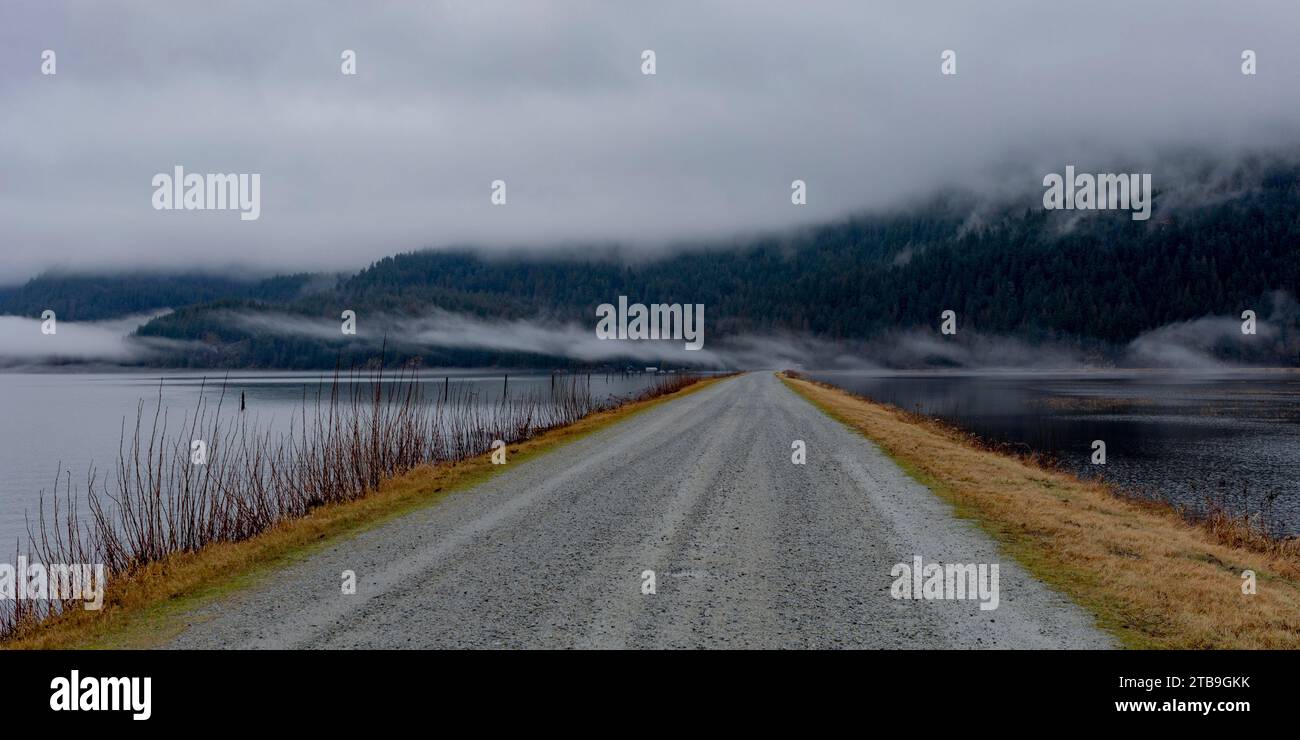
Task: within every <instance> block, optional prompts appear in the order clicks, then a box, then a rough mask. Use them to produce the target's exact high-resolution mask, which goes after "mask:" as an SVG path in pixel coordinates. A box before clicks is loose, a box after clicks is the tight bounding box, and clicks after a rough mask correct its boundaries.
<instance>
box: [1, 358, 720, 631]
mask: <svg viewBox="0 0 1300 740" xmlns="http://www.w3.org/2000/svg"><path fill="white" fill-rule="evenodd" d="M728 377H731V376H712V377H704V378H701V379H699V380H697V381H696V382H694V383H692V384H691V385H689V386H687V387H685V388H682V389H679V390H676V391H673V392H670V393H666V394H664V395H660V396H656V397H654V398H650V399H645V400H640V401H633V402H630V403H626V404H624V405H621V406H618V407H616V408H613V409H609V410H605V411H599V412H596V413H594V414H590V415H588V416H586V417H583V418H582V419H580V420H578V421H577V422H574V423H573V424H570V425H567V426H563V427H557V428H554V429H550V430H548V431H545V432H542V433H540V434H538V435H536V436H534V437H532V438H530V439H528V440H525V441H523V442H519V443H516V444H514V445H511V446H510V447H509V458H508V459H509V463H508V465H510V464H516V463H519V462H523V461H526V460H528V459H530V458H532V457H535V456H538V455H541V454H545V453H546V452H549V451H550V450H552V449H555V448H558V447H560V446H563V445H566V444H569V443H571V442H574V441H576V440H578V439H581V438H583V437H585V436H587V435H589V434H592V433H594V432H597V431H600V430H601V429H604V428H605V427H607V426H610V425H612V424H616V423H619V422H622V421H625V420H627V419H629V418H631V417H633V416H635V415H636V414H638V413H639V412H641V411H644V410H646V409H649V408H651V407H654V406H657V405H659V404H662V403H665V402H668V401H671V400H673V399H677V398H682V397H684V396H687V395H690V394H692V393H695V392H697V391H699V390H702V389H704V388H707V387H709V386H711V385H713V384H714V383H717V382H721V381H723V380H725V379H727V378H728ZM491 457H492V453H490V452H489V453H484V454H482V455H479V456H477V457H474V458H469V459H466V460H462V461H459V462H454V463H450V464H443V465H437V466H424V467H421V468H417V469H415V470H412V471H410V472H408V473H406V474H405V475H401V476H398V477H396V478H390V479H387V480H385V481H384V482H383V483H382V484H381V485H380V487H379V488H378V490H375V491H372V492H370V493H369V494H368V495H366V496H363V497H361V498H358V499H356V500H352V501H348V502H345V503H330V504H325V505H323V506H320V507H318V508H316V509H314V510H312V511H311V512H309V513H308V514H307V515H305V516H303V517H299V518H296V519H292V520H288V521H285V522H282V523H281V524H279V525H276V526H275V527H273V528H272V529H270V530H268V531H266V532H264V533H262V534H260V535H257V536H255V537H252V538H249V539H246V540H242V541H239V542H221V543H216V544H213V545H209V546H208V547H205V548H203V549H202V550H200V551H198V552H193V553H179V554H174V555H171V556H169V557H167V558H166V559H164V560H163V561H161V562H156V563H151V564H149V565H148V566H146V567H144V568H142V569H140V570H139V571H137V572H135V573H132V574H130V575H129V576H127V577H125V578H119V579H117V580H113V581H110V583H109V586H108V588H107V590H106V592H105V599H104V608H103V610H101V611H97V612H95V611H84V610H81V609H74V610H72V611H70V612H65V613H62V614H59V615H57V616H55V617H53V618H51V619H49V620H47V621H45V622H43V623H41V624H38V625H34V626H29V627H27V628H25V629H24V630H23V631H22V632H20V633H19V634H18V635H15V636H14V637H12V638H10V639H8V640H5V641H2V642H0V649H73V648H127V649H140V648H147V647H151V646H153V645H156V644H158V643H160V642H163V641H165V640H166V639H167V638H168V637H170V636H172V635H174V634H176V633H178V632H179V631H180V630H182V629H183V628H184V626H185V625H184V624H183V623H181V618H182V617H183V616H184V614H185V613H186V612H187V611H189V610H190V609H192V608H193V607H195V606H197V605H200V604H203V603H206V602H208V601H211V600H214V599H216V598H219V597H220V596H222V595H223V594H225V593H228V592H230V591H233V590H237V589H240V588H244V587H247V586H249V585H252V584H254V583H256V582H258V580H259V579H260V578H261V577H263V576H265V575H266V574H268V573H270V572H272V571H274V569H275V568H276V567H277V566H278V565H282V564H285V563H289V562H293V561H295V560H297V559H299V558H302V557H305V556H306V555H308V554H310V553H311V552H313V551H315V550H317V549H319V548H321V547H324V546H327V545H329V544H330V543H331V542H334V541H337V540H338V539H339V538H343V537H347V536H348V535H351V534H354V533H357V532H360V531H363V530H365V529H367V528H370V527H373V526H376V525H378V524H380V523H382V522H384V521H387V520H389V519H392V518H394V517H399V516H401V515H403V514H406V513H409V512H411V511H414V510H416V509H419V508H423V507H426V506H432V505H435V504H437V503H438V501H439V500H441V499H442V498H444V497H445V496H447V495H448V494H450V493H452V492H455V491H460V490H464V489H466V488H469V487H472V486H474V485H475V484H477V483H479V482H481V481H483V480H486V479H488V478H490V477H491V476H493V475H494V474H496V473H498V472H500V471H501V470H502V468H503V467H505V466H496V465H493V464H492V462H491Z"/></svg>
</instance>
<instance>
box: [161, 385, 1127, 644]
mask: <svg viewBox="0 0 1300 740" xmlns="http://www.w3.org/2000/svg"><path fill="white" fill-rule="evenodd" d="M796 439H802V440H804V441H805V442H806V443H807V450H808V452H807V455H808V457H807V464H806V465H795V464H792V462H791V442H792V441H793V440H796ZM914 555H920V556H922V557H923V558H924V559H925V562H927V563H928V562H941V563H950V562H951V563H999V565H1000V589H999V590H1000V605H999V607H998V608H997V609H996V610H991V611H981V610H980V609H979V608H978V602H977V601H974V600H952V601H938V600H936V601H925V600H896V599H893V598H891V596H890V585H891V583H893V581H894V577H893V576H891V575H890V569H891V568H893V567H894V565H895V564H896V563H909V564H910V563H911V562H912V557H913V556H914ZM344 570H352V571H355V573H356V574H357V593H356V594H353V595H344V594H343V593H342V592H341V591H342V590H341V588H340V585H341V575H340V574H341V573H342V571H344ZM645 570H653V571H655V575H656V590H657V593H655V594H650V595H646V594H643V593H642V573H643V571H645ZM189 617H190V618H189V620H188V621H189V627H188V628H187V629H186V631H185V632H183V633H182V634H181V635H180V636H179V637H178V638H176V639H175V640H174V641H173V642H172V643H170V646H171V647H186V648H190V647H205V648H283V647H289V648H442V647H453V648H534V647H535V648H622V647H626V648H683V647H712V648H717V647H735V648H825V647H866V648H995V647H996V648H1094V647H1109V646H1112V644H1113V643H1112V640H1111V639H1110V638H1109V637H1108V636H1106V635H1105V634H1104V633H1102V632H1100V631H1098V630H1097V629H1096V628H1095V627H1093V624H1092V620H1091V618H1090V617H1089V616H1088V615H1087V614H1086V613H1085V612H1084V611H1083V610H1082V609H1080V608H1079V607H1077V606H1075V605H1074V604H1072V603H1071V602H1069V601H1068V600H1067V599H1065V598H1064V597H1062V596H1061V595H1059V594H1057V593H1056V592H1054V591H1052V590H1051V589H1049V588H1047V587H1046V586H1044V585H1043V584H1041V583H1039V582H1038V581H1036V580H1034V579H1032V578H1031V577H1029V576H1028V575H1027V574H1026V573H1025V572H1024V571H1023V570H1022V569H1021V568H1019V567H1018V566H1016V565H1015V564H1014V563H1013V562H1011V561H1010V560H1008V559H1004V558H1002V557H1001V556H1000V555H999V553H998V550H997V547H996V546H995V545H994V543H993V542H992V541H991V540H990V539H989V538H988V537H987V536H986V535H984V534H983V533H982V532H980V531H979V530H978V529H976V528H975V527H974V526H973V525H972V524H970V523H969V522H965V521H962V520H959V519H957V518H955V517H954V516H953V514H952V511H951V509H950V507H948V506H947V505H946V504H945V503H943V502H942V501H941V500H939V499H938V498H937V497H936V496H935V495H934V494H933V493H931V492H930V491H929V490H928V489H926V488H925V487H923V486H921V485H920V484H918V483H916V482H915V481H913V480H912V479H910V478H909V477H908V476H907V475H906V474H904V473H903V472H902V471H901V470H900V469H899V468H898V467H897V466H896V465H894V463H892V462H891V461H890V460H889V459H888V458H887V457H885V456H884V454H882V453H881V452H880V451H879V450H878V449H877V448H876V447H875V446H874V445H872V444H871V443H870V442H868V441H867V440H865V439H864V438H862V437H861V436H860V435H858V434H856V433H854V432H851V431H850V430H848V429H847V428H845V427H844V426H842V425H840V424H839V423H837V422H835V421H833V420H832V419H830V418H828V417H827V416H825V415H824V414H822V413H821V412H820V411H818V410H817V409H815V408H814V407H813V406H811V405H809V404H808V403H807V402H805V401H804V400H803V399H801V398H799V397H798V396H796V395H795V394H794V393H793V392H792V391H790V390H789V389H788V388H786V387H785V386H784V384H782V383H781V382H780V381H779V380H778V379H777V378H776V377H774V376H773V375H772V374H771V373H766V372H763V373H757V372H756V373H749V374H746V375H743V376H740V377H737V378H732V379H729V380H724V381H722V382H720V383H717V384H715V385H714V386H712V387H710V388H706V389H703V390H701V391H699V392H697V393H694V394H692V395H689V396H686V397H684V398H682V399H679V400H675V401H671V402H668V403H665V404H662V405H660V406H657V407H654V408H652V409H650V410H648V411H646V412H643V413H641V414H639V415H637V416H635V417H633V418H631V419H628V420H626V421H624V422H621V423H618V424H615V425H613V426H611V427H608V428H606V429H604V430H602V431H601V432H599V433H596V434H594V435H591V436H589V437H586V438H584V439H582V440H580V441H578V442H576V443H573V444H570V445H567V446H564V447H561V448H558V449H556V450H553V451H551V452H549V453H547V454H544V455H541V456H539V457H535V458H533V459H531V460H529V461H528V462H522V463H519V464H515V463H508V464H507V469H506V470H505V471H504V472H502V473H501V474H499V475H497V476H495V477H494V478H492V479H491V480H489V481H487V482H485V483H483V484H481V485H478V486H476V487H474V488H473V489H470V490H465V491H462V492H458V493H454V494H452V495H450V496H449V497H447V498H445V499H444V500H442V501H441V502H439V503H437V504H434V505H431V506H429V507H427V508H424V509H421V510H419V511H417V512H414V513H412V514H408V515H406V516H404V517H401V518H399V519H396V520H393V521H390V522H387V523H385V524H383V525H380V526H378V527H375V528H373V529H371V530H369V531H366V532H364V533H361V534H359V535H356V536H353V537H350V538H347V539H343V540H340V541H338V542H336V543H334V544H333V545H332V546H330V547H328V548H326V549H323V550H321V551H319V552H316V553H313V554H312V555H311V556H310V557H308V558H307V559H305V560H303V561H301V562H298V563H295V564H293V565H290V566H288V567H286V568H283V569H281V570H278V571H276V572H274V573H272V574H271V575H269V576H267V577H266V578H265V579H263V580H262V581H260V582H259V583H258V584H257V585H255V586H253V587H251V588H249V589H248V590H245V591H242V592H238V593H235V594H232V595H229V596H227V597H224V598H223V599H221V600H220V601H217V602H214V603H211V604H208V605H206V606H203V607H201V608H199V609H197V610H196V611H194V612H193V613H192V614H190V615H189Z"/></svg>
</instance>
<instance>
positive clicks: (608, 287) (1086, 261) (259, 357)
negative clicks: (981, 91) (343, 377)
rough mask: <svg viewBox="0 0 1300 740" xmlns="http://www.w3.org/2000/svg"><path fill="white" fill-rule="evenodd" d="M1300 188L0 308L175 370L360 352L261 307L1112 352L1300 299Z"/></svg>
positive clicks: (466, 354) (121, 292)
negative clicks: (623, 304) (48, 313)
mask: <svg viewBox="0 0 1300 740" xmlns="http://www.w3.org/2000/svg"><path fill="white" fill-rule="evenodd" d="M1298 183H1300V170H1298V169H1297V168H1295V167H1282V166H1278V167H1274V168H1272V169H1271V170H1268V171H1267V172H1265V173H1264V175H1263V176H1262V177H1260V178H1258V181H1257V182H1252V183H1251V184H1250V185H1249V186H1243V187H1242V188H1241V189H1240V190H1239V191H1237V192H1234V193H1232V194H1231V196H1230V197H1220V198H1218V199H1216V200H1214V201H1209V202H1202V203H1193V204H1188V203H1186V202H1183V203H1182V204H1181V205H1179V206H1178V207H1169V208H1162V203H1161V196H1159V195H1158V196H1157V199H1156V208H1155V215H1154V217H1153V218H1152V219H1151V220H1150V221H1145V222H1142V221H1133V220H1131V219H1130V218H1129V215H1128V213H1127V212H1100V213H1090V214H1087V215H1082V216H1079V215H1078V214H1074V213H1066V214H1063V213H1061V212H1055V213H1050V214H1049V213H1047V212H1045V211H1043V210H1042V209H1041V208H1037V207H1033V206H1032V205H1026V204H1024V203H1020V204H1018V205H1016V206H1014V207H1010V206H1008V207H1002V208H1000V209H989V208H988V207H987V206H985V207H983V208H979V209H976V206H975V203H976V199H975V198H973V197H970V196H966V197H959V196H954V197H948V198H945V199H942V200H936V201H933V202H930V203H927V204H924V205H918V206H917V207H915V208H913V209H910V210H908V211H905V212H900V213H893V214H889V215H876V216H870V217H862V218H857V219H851V220H846V221H844V222H841V223H836V224H830V225H825V226H822V227H820V228H816V229H810V230H806V231H802V232H798V233H793V234H781V235H773V236H770V237H766V238H760V239H754V240H751V241H748V242H746V243H740V244H731V243H729V244H727V245H708V244H701V245H695V246H694V247H693V248H690V249H685V250H679V251H677V252H675V253H674V254H673V255H672V256H668V257H664V258H661V259H657V260H652V261H641V262H626V261H619V260H617V259H611V258H608V257H601V258H583V257H581V256H574V254H573V253H569V254H567V255H565V256H556V255H555V254H546V253H543V254H541V255H539V254H538V253H532V254H531V255H515V256H497V257H494V258H486V257H481V256H477V253H474V252H471V251H469V250H462V251H428V252H417V253H411V254H403V255H398V256H394V257H388V258H385V259H382V260H380V261H378V262H376V263H374V264H373V265H371V266H369V267H368V268H366V269H364V270H362V271H360V272H359V273H357V274H355V275H353V276H351V277H348V278H346V279H342V280H340V281H338V283H337V285H335V287H332V288H329V289H324V290H316V291H308V292H304V291H303V290H302V287H303V285H304V284H305V283H306V281H307V280H308V277H307V276H301V275H299V276H287V277H283V278H278V279H274V280H267V281H261V282H256V283H235V282H233V281H227V282H224V283H223V282H222V281H221V280H220V279H212V278H203V279H199V278H168V279H166V280H162V281H159V280H157V279H152V278H144V277H125V278H114V279H96V280H93V281H86V280H82V281H80V282H78V281H74V280H72V279H58V278H43V279H41V280H38V281H33V282H32V283H29V284H28V285H27V286H25V287H24V288H22V289H20V290H18V291H12V292H10V293H7V294H5V295H3V296H0V301H2V303H0V306H3V307H4V310H5V312H9V313H27V314H34V313H38V312H39V309H40V308H43V307H54V308H55V309H56V310H58V309H59V308H60V307H62V308H63V312H61V316H66V317H68V318H71V319H74V320H76V319H82V318H96V317H101V316H105V315H110V314H112V313H114V312H116V313H119V314H120V313H123V312H129V311H132V310H142V309H145V308H155V307H159V306H169V307H174V308H178V309H179V310H177V311H176V312H175V313H173V314H171V315H169V316H165V317H162V318H159V319H156V320H154V321H153V322H151V323H150V324H148V325H147V326H145V327H143V328H142V329H141V330H140V334H141V335H143V336H151V337H166V338H170V339H178V340H198V341H200V342H202V343H203V344H204V345H206V346H207V347H208V348H209V349H210V351H209V352H206V353H194V352H188V353H185V355H184V356H176V357H171V358H169V359H168V360H166V361H167V362H169V363H173V364H217V365H225V366H251V367H317V366H332V365H333V364H334V363H335V362H336V361H338V360H339V358H340V353H342V357H343V359H344V361H345V362H346V361H349V360H355V359H360V356H359V355H358V357H351V354H356V352H353V351H352V350H349V349H347V344H346V343H345V342H343V341H342V340H341V339H338V340H336V339H332V338H328V337H326V338H318V337H316V336H314V335H310V334H293V335H290V336H281V335H270V334H263V333H259V332H258V331H256V330H254V329H252V328H250V327H249V326H247V325H244V324H241V323H238V322H231V321H230V320H229V316H230V315H231V313H232V312H244V313H257V312H265V311H267V310H272V309H273V310H274V311H276V312H279V313H285V314H289V315H291V316H298V317H301V318H303V319H309V320H313V321H322V322H335V323H336V322H337V321H338V318H339V314H340V311H342V310H343V309H352V310H355V311H357V312H358V313H359V314H360V315H362V316H364V317H366V319H367V320H368V321H371V322H374V321H376V320H379V321H382V320H384V319H386V318H391V317H397V316H421V315H428V314H429V313H430V312H432V311H434V310H436V309H437V310H442V311H447V312H452V313H457V314H467V315H471V316H477V317H486V318H494V319H528V320H540V321H547V322H554V323H565V322H568V323H575V324H578V325H580V326H588V325H590V326H593V327H594V323H595V319H594V315H595V314H594V310H595V307H596V306H597V305H598V304H600V303H606V302H615V301H616V300H617V298H618V296H620V295H626V296H628V297H629V299H630V300H631V301H633V302H636V301H641V302H645V303H651V302H658V303H678V302H680V303H702V304H704V305H705V307H706V317H707V331H708V336H709V341H711V342H713V341H717V340H720V339H724V338H725V337H728V336H735V335H738V334H764V333H774V332H791V333H799V334H807V335H813V336H818V337H822V338H825V339H832V340H835V339H864V338H870V337H872V336H875V335H878V334H880V333H881V332H886V331H898V330H906V329H909V328H914V327H934V326H935V325H936V324H937V322H938V318H939V315H940V313H941V312H942V311H944V310H947V309H952V310H954V311H956V312H957V314H958V316H959V317H960V321H961V326H962V328H963V329H964V330H966V331H971V332H978V333H983V334H1000V335H1010V336H1014V337H1017V338H1019V339H1022V340H1025V341H1029V342H1033V341H1039V340H1064V341H1081V342H1086V343H1093V344H1097V343H1104V344H1109V345H1114V346H1122V345H1123V344H1124V343H1127V342H1129V341H1131V340H1133V339H1134V338H1136V337H1138V336H1139V335H1140V334H1142V333H1143V332H1146V331H1150V330H1152V329H1155V328H1157V327H1161V326H1165V325H1168V324H1171V323H1173V322H1179V321H1185V320H1190V319H1197V318H1200V317H1204V316H1210V315H1218V316H1237V315H1239V314H1240V313H1241V311H1242V310H1243V309H1244V308H1253V309H1255V310H1257V311H1258V312H1259V313H1260V315H1261V318H1263V317H1264V316H1265V315H1266V314H1267V313H1268V310H1269V306H1270V305H1271V299H1272V296H1273V294H1274V292H1275V291H1284V292H1286V293H1289V294H1290V295H1292V296H1294V295H1297V294H1300V259H1298V257H1300V186H1298ZM975 213H978V214H979V217H978V218H975V217H974V216H973V214H975ZM579 254H580V253H579ZM371 326H372V327H373V324H371ZM1293 330H1294V327H1291V328H1290V329H1289V330H1288V331H1292V332H1293ZM1289 336H1290V335H1288V337H1289ZM392 339H393V340H394V341H393V342H391V343H390V348H391V351H390V353H389V358H390V360H391V361H394V362H400V361H402V360H404V359H406V358H407V357H409V356H411V355H419V356H422V357H423V358H424V360H425V361H427V362H430V363H434V364H466V365H469V364H474V365H477V364H537V363H538V362H544V361H546V358H540V357H537V356H534V355H530V354H512V353H503V352H489V351H478V350H476V351H464V350H458V349H446V348H443V349H428V348H423V349H422V348H419V347H410V346H404V345H403V343H402V342H401V339H402V338H401V337H400V336H393V337H392ZM1284 339H1285V341H1286V342H1289V341H1291V340H1290V339H1289V338H1284ZM1284 343H1285V342H1284ZM364 351H365V352H370V350H364ZM1287 353H1291V354H1290V357H1294V353H1293V352H1292V351H1291V349H1290V348H1287V349H1285V351H1279V352H1278V354H1279V356H1283V357H1286V356H1287Z"/></svg>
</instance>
